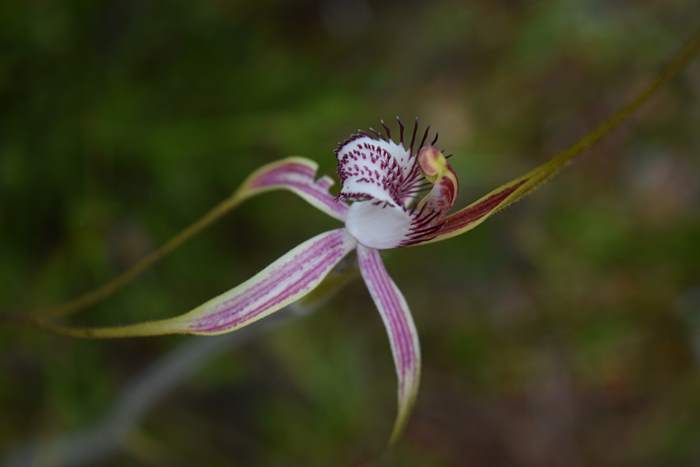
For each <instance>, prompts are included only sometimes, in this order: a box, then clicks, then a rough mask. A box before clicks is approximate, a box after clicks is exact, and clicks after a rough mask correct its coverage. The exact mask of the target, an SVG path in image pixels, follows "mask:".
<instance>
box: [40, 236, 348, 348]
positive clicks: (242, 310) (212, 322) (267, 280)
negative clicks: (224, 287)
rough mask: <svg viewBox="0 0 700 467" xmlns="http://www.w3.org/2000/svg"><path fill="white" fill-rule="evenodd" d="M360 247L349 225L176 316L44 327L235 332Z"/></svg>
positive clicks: (312, 284)
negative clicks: (97, 325) (99, 325)
mask: <svg viewBox="0 0 700 467" xmlns="http://www.w3.org/2000/svg"><path fill="white" fill-rule="evenodd" d="M355 245H356V241H355V240H354V239H353V238H352V237H351V236H350V235H349V234H347V232H346V231H345V229H337V230H332V231H330V232H326V233H323V234H321V235H318V236H316V237H314V238H312V239H310V240H307V241H306V242H304V243H302V244H301V245H299V246H298V247H296V248H294V249H293V250H291V251H290V252H289V253H287V254H286V255H284V256H282V257H281V258H280V259H278V260H277V261H275V262H274V263H272V264H271V265H269V266H268V267H266V268H265V269H263V270H262V271H261V272H259V273H258V274H256V275H255V276H253V277H252V278H251V279H249V280H247V281H246V282H244V283H242V284H241V285H239V286H237V287H235V288H233V289H231V290H229V291H228V292H226V293H224V294H222V295H219V296H218V297H215V298H213V299H211V300H209V301H208V302H206V303H204V304H203V305H200V306H198V307H197V308H195V309H194V310H192V311H190V312H188V313H185V314H184V315H180V316H177V317H175V318H170V319H164V320H159V321H150V322H145V323H139V324H132V325H127V326H115V327H104V328H73V327H67V326H61V325H55V324H52V323H48V322H44V323H41V325H42V326H44V327H46V328H49V329H52V330H54V331H56V332H60V333H62V334H68V335H72V336H77V337H132V336H153V335H162V334H206V335H213V334H223V333H226V332H231V331H235V330H236V329H240V328H242V327H243V326H246V325H248V324H251V323H253V322H255V321H257V320H259V319H261V318H264V317H266V316H268V315H270V314H271V313H274V312H275V311H277V310H280V309H281V308H283V307H285V306H286V305H289V304H290V303H292V302H295V301H297V300H299V299H300V298H302V297H303V296H305V295H306V294H308V293H309V292H311V291H312V290H314V289H315V288H316V287H317V286H318V285H319V284H320V283H321V281H322V280H323V279H324V278H325V277H326V275H327V274H328V273H329V272H330V271H331V270H332V269H333V268H334V267H335V265H336V264H338V262H339V261H340V260H341V259H343V258H344V257H345V256H346V255H347V254H348V253H349V252H350V251H352V250H353V248H354V247H355Z"/></svg>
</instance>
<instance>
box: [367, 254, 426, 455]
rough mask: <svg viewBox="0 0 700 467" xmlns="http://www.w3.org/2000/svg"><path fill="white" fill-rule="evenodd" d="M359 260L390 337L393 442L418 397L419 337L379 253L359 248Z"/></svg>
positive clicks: (406, 306) (405, 305)
mask: <svg viewBox="0 0 700 467" xmlns="http://www.w3.org/2000/svg"><path fill="white" fill-rule="evenodd" d="M357 256H358V262H359V265H360V271H361V273H362V277H363V278H364V280H365V284H367V288H368V289H369V293H370V295H371V296H372V299H373V300H374V303H375V305H376V306H377V309H378V310H379V314H380V315H381V317H382V321H383V322H384V326H385V327H386V329H387V332H388V334H389V342H390V344H391V351H392V353H393V355H394V364H395V365H396V374H397V375H398V379H399V390H398V393H399V401H398V414H397V416H396V421H395V422H394V429H393V431H392V434H391V442H394V441H396V440H397V439H398V437H399V436H400V435H401V432H402V430H403V428H404V426H405V424H406V421H407V420H408V416H409V414H410V412H411V409H412V408H413V404H414V402H415V399H416V395H417V394H418V384H419V381H420V347H419V344H418V333H417V332H416V326H415V324H414V323H413V318H412V317H411V310H409V308H408V304H407V303H406V299H405V298H404V297H403V294H402V293H401V291H400V290H399V289H398V287H396V284H395V283H394V281H393V280H392V279H391V277H389V274H388V273H387V271H386V268H385V267H384V263H383V262H382V258H381V256H380V255H379V252H378V251H377V250H374V249H371V248H367V247H365V246H363V245H361V244H360V245H358V246H357Z"/></svg>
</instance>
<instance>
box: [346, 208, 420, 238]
mask: <svg viewBox="0 0 700 467" xmlns="http://www.w3.org/2000/svg"><path fill="white" fill-rule="evenodd" d="M410 226H411V218H410V217H409V215H408V214H407V213H406V212H404V210H403V209H401V208H399V207H396V206H393V205H385V204H377V203H375V202H372V201H358V202H355V203H353V204H352V205H351V206H350V209H349V210H348V214H347V217H346V219H345V227H346V228H347V229H348V232H350V234H351V235H352V236H353V237H355V238H356V239H357V241H358V242H360V243H362V244H363V245H364V246H366V247H369V248H377V249H386V248H394V247H397V246H399V244H400V243H401V241H402V240H403V239H404V238H405V237H406V234H407V233H408V231H409V228H410Z"/></svg>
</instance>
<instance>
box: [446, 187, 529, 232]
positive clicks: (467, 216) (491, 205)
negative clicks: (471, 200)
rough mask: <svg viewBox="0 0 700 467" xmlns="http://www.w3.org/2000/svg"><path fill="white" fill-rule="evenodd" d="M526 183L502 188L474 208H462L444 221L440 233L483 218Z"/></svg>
mask: <svg viewBox="0 0 700 467" xmlns="http://www.w3.org/2000/svg"><path fill="white" fill-rule="evenodd" d="M526 181H527V179H525V180H521V181H519V182H518V183H516V184H514V185H512V186H509V187H508V188H504V189H503V190H501V191H499V192H498V193H494V194H492V195H491V196H489V197H488V198H486V199H485V200H483V201H481V202H480V203H478V204H475V205H474V206H471V207H469V208H464V209H462V210H461V211H458V212H456V213H454V214H452V215H451V216H449V217H448V218H447V219H446V222H445V224H444V225H443V226H442V229H440V233H445V232H451V231H453V230H458V229H460V228H462V227H464V226H465V225H468V224H471V223H472V222H474V221H476V220H478V219H480V218H482V217H484V216H485V215H486V214H488V213H489V212H491V211H492V210H493V209H495V208H497V207H498V205H499V204H501V203H502V202H503V201H504V200H505V199H506V198H508V196H510V195H511V194H512V193H513V192H514V191H515V190H517V189H518V188H520V187H521V186H522V185H523V183H525V182H526Z"/></svg>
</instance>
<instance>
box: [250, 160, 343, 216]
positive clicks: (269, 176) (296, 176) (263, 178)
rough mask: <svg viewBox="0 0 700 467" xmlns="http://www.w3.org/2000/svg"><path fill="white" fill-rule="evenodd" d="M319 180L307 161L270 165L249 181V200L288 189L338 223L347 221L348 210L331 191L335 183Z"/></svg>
mask: <svg viewBox="0 0 700 467" xmlns="http://www.w3.org/2000/svg"><path fill="white" fill-rule="evenodd" d="M315 177H316V165H315V164H314V163H313V162H311V161H308V160H305V159H300V158H290V159H286V160H284V161H281V162H279V163H276V164H270V165H269V166H267V167H265V168H263V169H262V170H260V171H258V172H256V173H255V174H253V175H252V176H251V178H249V179H248V182H247V184H246V189H247V190H248V191H247V192H245V195H246V196H249V195H251V194H254V193H255V192H256V191H261V190H270V189H286V190H289V191H292V192H293V193H296V194H297V195H299V196H301V197H302V198H304V199H305V200H306V201H308V202H309V203H311V204H312V205H314V206H316V207H317V208H319V209H321V210H322V211H324V212H325V213H326V214H328V215H330V216H332V217H335V218H336V219H339V220H344V219H345V215H346V213H347V210H348V206H347V205H346V204H345V203H344V202H342V201H340V200H338V199H337V198H336V197H335V196H333V195H331V194H330V192H329V191H328V190H329V188H330V187H331V186H332V180H331V179H329V178H328V177H321V178H319V179H318V180H316V179H315Z"/></svg>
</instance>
